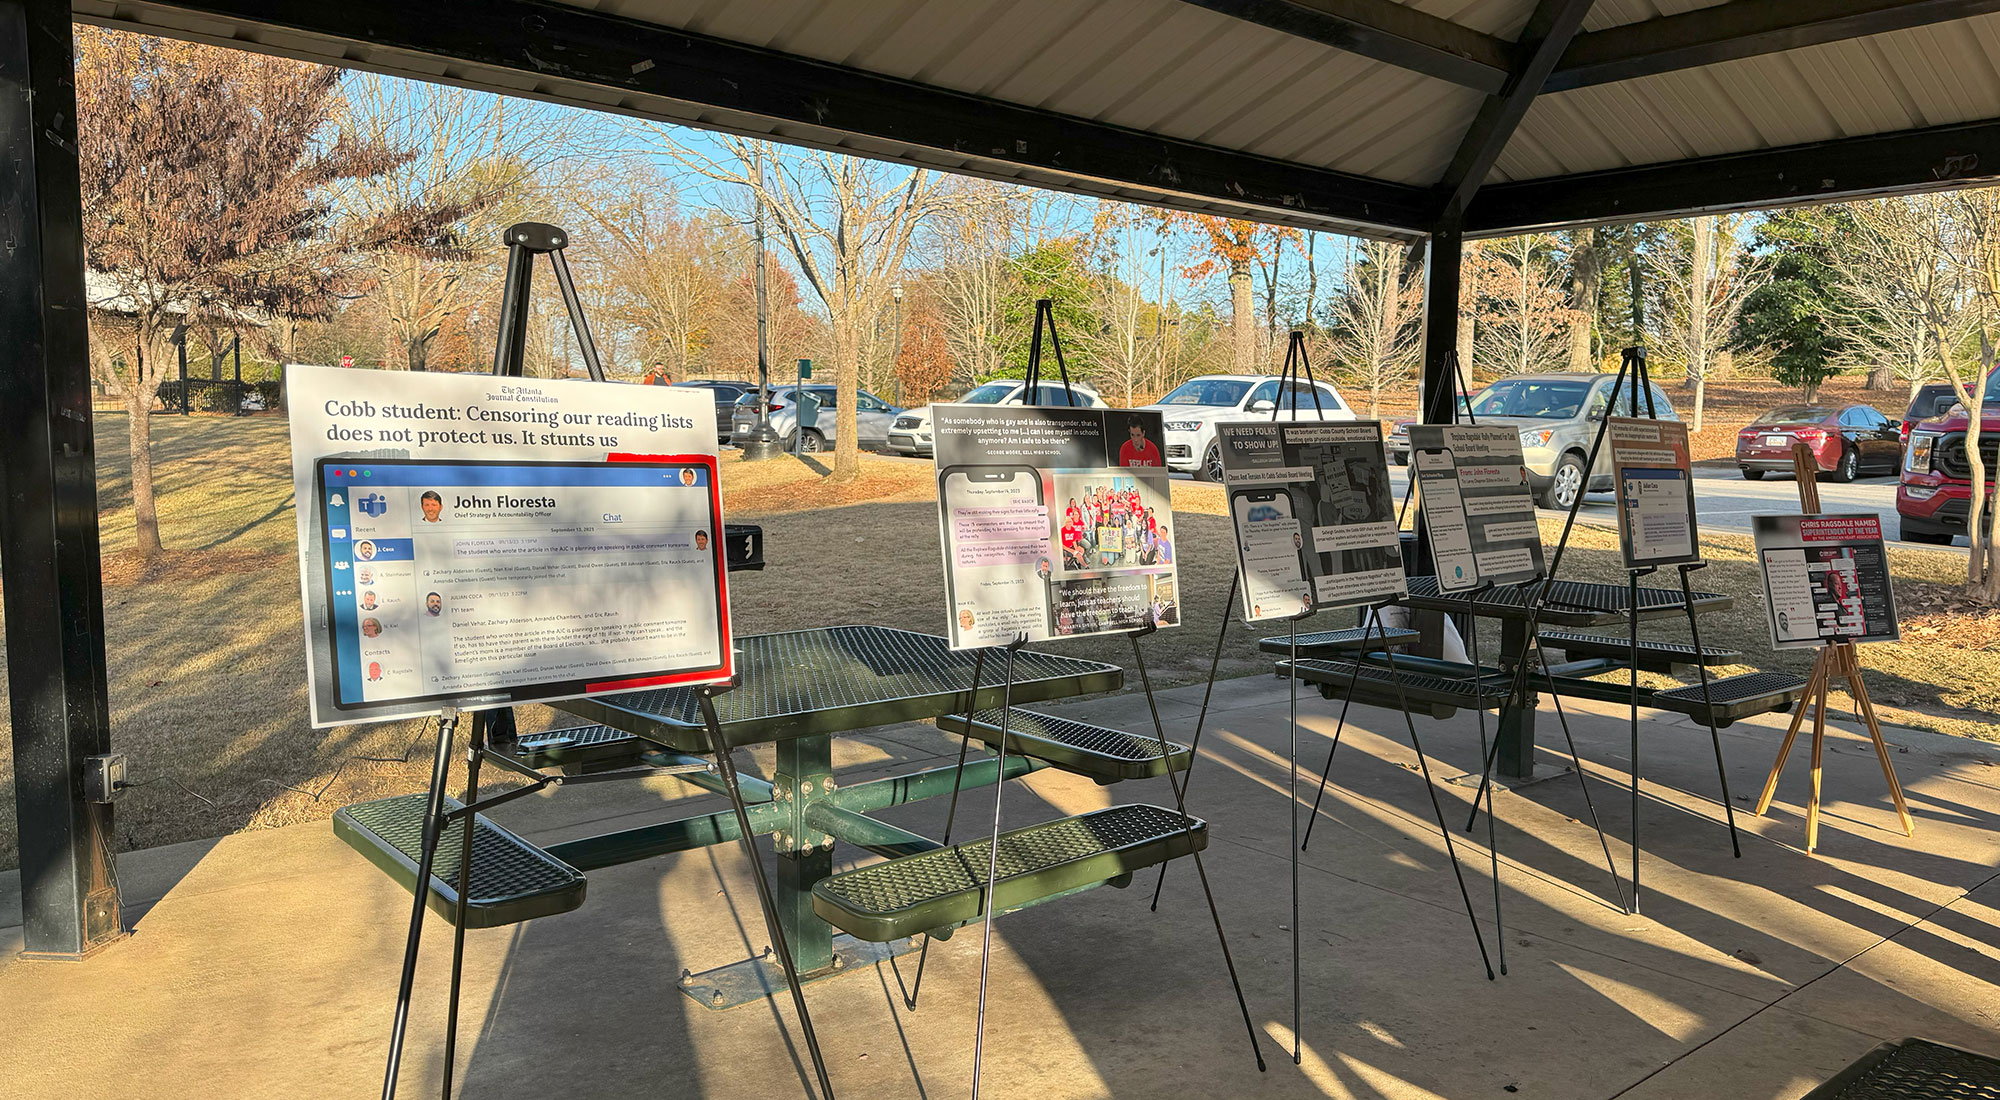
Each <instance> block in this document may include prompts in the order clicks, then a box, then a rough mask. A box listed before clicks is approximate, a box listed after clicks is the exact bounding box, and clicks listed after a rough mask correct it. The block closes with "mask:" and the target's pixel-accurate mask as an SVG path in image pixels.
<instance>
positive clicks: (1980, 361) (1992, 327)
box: [1868, 187, 2000, 604]
mask: <svg viewBox="0 0 2000 1100" xmlns="http://www.w3.org/2000/svg"><path fill="white" fill-rule="evenodd" d="M1880 202H1881V203H1882V204H1883V205H1885V206H1886V205H1887V204H1889V203H1895V202H1906V203H1908V204H1910V205H1911V206H1912V207H1913V208H1914V209H1915V211H1916V212H1918V213H1919V215H1922V214H1923V213H1924V212H1925V210H1924V208H1925V207H1930V208H1931V210H1930V212H1929V216H1928V217H1927V218H1925V219H1924V220H1925V221H1927V222H1928V224H1930V225H1931V226H1932V227H1933V230H1934V232H1936V234H1937V235H1938V237H1939V238H1940V239H1941V240H1942V241H1944V242H1945V249H1944V250H1945V254H1946V255H1947V256H1948V257H1949V258H1950V259H1951V262H1952V264H1953V266H1955V267H1956V268H1957V269H1958V271H1959V272H1960V273H1962V275H1963V276H1964V278H1965V281H1966V284H1967V289H1968V290H1969V291H1970V292H1971V302H1970V305H1971V309H1972V312H1973V314H1974V317H1975V328H1974V331H1975V332H1976V333H1977V335H1978V338H1979V347H1978V353H1977V355H1976V357H1970V356H1962V355H1957V354H1954V352H1955V351H1956V349H1955V348H1953V347H1952V346H1951V345H1950V344H1948V343H1947V341H1948V340H1949V339H1950V330H1949V328H1948V327H1947V323H1948V322H1947V319H1946V317H1945V316H1944V315H1943V314H1942V311H1941V310H1940V311H1937V312H1936V313H1935V314H1934V323H1935V325H1936V326H1937V328H1936V340H1937V345H1938V348H1939V350H1940V352H1941V362H1942V364H1943V366H1944V374H1945V378H1946V379H1948V380H1949V381H1950V382H1951V388H1952V393H1953V395H1954V396H1956V397H1957V398H1958V403H1959V404H1960V405H1963V406H1964V407H1965V411H1966V423H1965V443H1964V446H1965V463H1966V472H1967V478H1966V480H1967V481H1968V482H1970V483H1971V488H1972V493H1971V499H1970V500H1969V501H1968V502H1967V508H1966V515H1965V530H1966V533H1967V534H1968V535H1969V536H1970V538H1971V543H1972V549H1971V552H1970V553H1969V554H1967V555H1966V563H1965V590H1966V592H1967V594H1969V595H1971V596H1972V597H1973V598H1974V599H1977V600H1980V601H1981V602H1984V603H1989V604H1992V603H2000V544H1995V542H1994V541H1993V534H1992V531H1991V530H1990V529H1989V523H1990V521H1989V519H1988V515H1989V513H1990V512H1991V511H1992V509H1993V495H1992V494H1993V490H1992V485H1991V483H1990V482H1989V480H1988V478H1989V476H1990V475H1989V474H1988V472H1987V468H1986V449H1985V448H1984V447H1982V446H1981V445H1980V437H1981V436H1982V435H1983V434H1984V433H1985V430H1986V423H1985V417H1986V409H1985V404H1986V399H1987V397H1988V395H1989V394H1990V392H1991V390H1992V378H1993V374H1994V371H1995V369H1996V366H2000V191H1996V190H1995V189H1994V188H1991V187H1983V188H1979V189H1977V190H1972V191H1961V192H1957V193H1955V194H1951V195H1920V196H1914V197H1912V198H1911V199H1909V200H1895V199H1887V200H1880ZM1868 205H1871V206H1872V205H1876V204H1868ZM1939 207H1942V209H1938V208H1939ZM1968 368H1969V369H1968Z"/></svg>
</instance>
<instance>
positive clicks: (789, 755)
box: [772, 737, 833, 976]
mask: <svg viewBox="0 0 2000 1100" xmlns="http://www.w3.org/2000/svg"><path fill="white" fill-rule="evenodd" d="M777 749H778V766H777V769H776V770H777V775H776V777H775V781H774V782H773V783H772V786H773V788H775V794H774V797H775V798H776V799H777V800H778V802H779V803H780V805H781V806H782V807H784V808H785V810H786V812H785V813H784V820H785V822H786V824H785V825H784V826H783V827H781V828H780V829H779V830H778V836H777V851H778V889H777V897H776V899H775V900H776V902H777V906H778V924H779V926H780V927H781V928H783V929H784V934H785V938H786V939H787V940H788V941H790V943H791V945H792V958H793V960H794V965H796V966H797V967H798V968H799V974H800V975H801V976H803V975H806V974H813V973H817V972H819V971H822V970H828V969H831V968H832V966H833V928H832V927H831V926H830V925H828V924H827V923H826V922H825V921H823V920H821V919H820V918H819V915H818V914H816V913H814V912H813V907H812V888H813V884H814V883H816V882H818V881H819V880H820V879H823V878H825V877H827V876H828V875H830V874H832V873H833V838H832V837H831V836H828V835H827V834H826V833H824V832H821V831H820V830H819V829H818V828H817V827H816V826H815V825H814V824H813V823H812V822H810V821H808V820H807V810H809V809H810V808H811V807H812V806H814V805H815V804H817V803H819V802H821V801H824V800H826V799H827V798H828V797H829V796H830V795H831V794H832V793H833V792H832V791H831V790H830V789H829V788H830V787H831V786H832V784H833V740H832V738H828V737H795V738H792V739H791V740H788V741H780V742H778V745H777Z"/></svg>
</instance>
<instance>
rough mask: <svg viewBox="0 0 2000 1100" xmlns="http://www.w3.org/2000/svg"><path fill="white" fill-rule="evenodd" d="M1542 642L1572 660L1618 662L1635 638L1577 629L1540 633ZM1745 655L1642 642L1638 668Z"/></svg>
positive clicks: (1663, 668) (1723, 661) (1722, 661)
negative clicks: (1583, 658) (1603, 659)
mask: <svg viewBox="0 0 2000 1100" xmlns="http://www.w3.org/2000/svg"><path fill="white" fill-rule="evenodd" d="M1537 637H1539V638H1540V639H1541V642H1542V644H1543V645H1546V646H1550V647H1553V648H1555V649H1560V650H1562V651H1563V652H1564V653H1565V654H1567V655H1568V656H1569V657H1571V658H1572V659H1574V658H1577V657H1609V658H1611V659H1612V660H1615V661H1621V662H1623V661H1628V660H1630V659H1631V657H1632V640H1631V639H1630V638H1619V637H1616V636H1613V635H1609V634H1586V633H1583V632H1581V631H1575V630H1544V631H1542V632H1541V633H1540V634H1539V635H1537ZM1742 656H1743V654H1742V653H1741V652H1739V651H1737V650H1734V649H1719V648H1717V647H1715V646H1703V647H1701V649H1700V651H1699V652H1697V651H1696V649H1695V647H1693V646H1691V645H1688V644H1687V643H1685V642H1646V641H1642V642H1640V643H1639V667H1640V668H1642V669H1644V670H1646V671H1648V672H1672V671H1673V670H1674V669H1675V668H1676V667H1678V666H1683V665H1693V664H1704V665H1711V666H1712V665H1727V664H1734V663H1735V662H1736V660H1737V659H1738V658H1740V657H1742Z"/></svg>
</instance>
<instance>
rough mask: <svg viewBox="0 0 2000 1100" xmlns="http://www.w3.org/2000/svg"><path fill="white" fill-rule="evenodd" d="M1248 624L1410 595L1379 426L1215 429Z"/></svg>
mask: <svg viewBox="0 0 2000 1100" xmlns="http://www.w3.org/2000/svg"><path fill="white" fill-rule="evenodd" d="M1216 439H1217V441H1218V443H1219V445H1220V447H1221V455H1222V481H1223V488H1224V489H1225V490H1226V491H1227V493H1228V495H1229V517H1230V523H1231V525H1232V529H1233V530H1234V532H1235V535H1236V551H1237V570H1238V585H1237V591H1238V592H1239V593H1240V594H1241V595H1242V606H1241V609H1240V610H1241V613H1242V615H1243V619H1244V621H1245V622H1259V621H1262V620H1266V619H1286V618H1291V617H1292V616H1294V615H1299V614H1302V613H1304V612H1308V611H1317V610H1321V609H1324V608H1341V607H1367V606H1373V605H1376V604H1381V603H1386V602H1388V601H1390V600H1393V599H1395V598H1397V597H1399V596H1402V595H1404V594H1405V593H1407V592H1408V591H1409V583H1408V579H1407V578H1406V577H1405V576H1404V574H1403V550H1402V542H1401V535H1400V534H1399V533H1398V531H1397V529H1396V501H1395V493H1394V491H1393V490H1392V489H1391V487H1390V484H1389V463H1388V460H1387V458H1386V456H1385V455H1384V453H1383V449H1382V425H1381V423H1380V422H1379V421H1373V420H1369V421H1357V422H1344V423H1333V424H1320V423H1304V424H1286V423H1273V422H1271V421H1252V422H1241V423H1229V424H1218V425H1217V426H1216Z"/></svg>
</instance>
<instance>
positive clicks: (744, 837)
mask: <svg viewBox="0 0 2000 1100" xmlns="http://www.w3.org/2000/svg"><path fill="white" fill-rule="evenodd" d="M695 700H696V701H697V702H698V703H699V704H700V705H701V717H702V724H703V725H705V726H707V727H708V745H709V751H710V752H712V753H713V754H714V756H715V766H716V768H717V769H718V770H719V771H721V772H722V780H723V785H724V786H725V787H727V788H728V789H729V808H730V809H731V810H733V811H734V812H735V814H736V828H737V831H738V832H739V833H740V834H741V835H740V836H739V837H738V838H737V839H738V840H740V841H741V842H742V844H743V854H744V856H745V857H747V858H748V859H749V860H750V881H751V882H753V883H755V884H756V886H757V901H758V904H759V905H760V906H761V907H762V909H763V910H764V928H765V930H766V931H768V932H770V933H771V943H772V945H773V946H775V947H776V948H777V949H778V964H779V965H780V966H783V967H784V968H785V984H786V985H788V986H790V987H791V990H792V1007H793V1009H794V1010H796V1011H797V1012H798V1014H799V1030H800V1031H803V1032H804V1033H805V1037H806V1051H807V1053H809V1054H811V1055H812V1064H813V1073H814V1074H815V1075H816V1076H817V1077H818V1078H819V1092H820V1097H821V1100H833V1082H832V1081H830V1080H828V1079H827V1075H826V1059H825V1058H824V1057H822V1056H821V1055H820V1052H819V1036H818V1034H817V1033H815V1032H814V1031H813V1023H812V1014H811V1013H810V1012H808V1011H807V1010H806V995H805V991H804V990H802V989H800V988H799V969H798V967H797V966H796V965H795V964H794V963H793V961H792V947H791V944H790V943H789V942H788V941H787V940H786V939H785V930H784V928H783V926H781V925H780V924H779V923H778V909H777V906H776V905H775V904H774V903H773V902H772V901H771V884H770V883H768V882H766V881H765V880H764V862H763V860H762V859H760V858H759V857H758V855H757V832H756V830H755V829H753V828H751V827H750V813H749V811H748V810H746V809H744V807H743V790H742V788H741V787H740V786H738V785H737V781H736V761H735V760H734V759H732V758H731V757H730V755H729V744H728V742H726V741H724V740H723V738H722V722H721V720H720V719H718V718H717V717H716V716H715V701H714V700H713V699H712V698H710V696H709V693H708V692H707V691H698V692H697V693H696V695H695Z"/></svg>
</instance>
